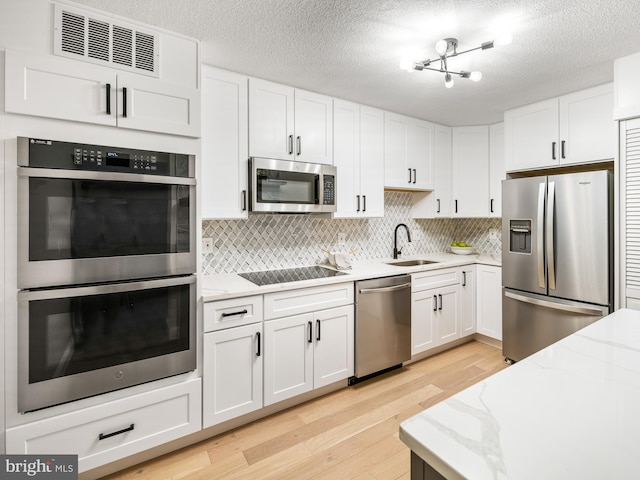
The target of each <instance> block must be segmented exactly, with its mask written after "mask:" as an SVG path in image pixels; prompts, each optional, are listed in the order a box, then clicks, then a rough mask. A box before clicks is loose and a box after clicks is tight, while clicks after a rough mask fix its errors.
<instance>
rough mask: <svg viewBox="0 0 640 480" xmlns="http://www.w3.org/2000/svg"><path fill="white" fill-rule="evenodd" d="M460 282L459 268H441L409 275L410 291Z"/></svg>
mask: <svg viewBox="0 0 640 480" xmlns="http://www.w3.org/2000/svg"><path fill="white" fill-rule="evenodd" d="M456 283H460V269H459V268H443V269H442V270H429V271H428V272H420V273H414V274H412V275H411V291H412V292H420V291H422V290H427V289H430V288H439V287H444V286H447V285H454V284H456Z"/></svg>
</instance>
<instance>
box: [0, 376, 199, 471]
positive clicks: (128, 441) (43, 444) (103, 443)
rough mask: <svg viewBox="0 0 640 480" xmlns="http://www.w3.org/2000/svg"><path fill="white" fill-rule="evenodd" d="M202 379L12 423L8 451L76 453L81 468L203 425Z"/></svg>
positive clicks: (192, 431)
mask: <svg viewBox="0 0 640 480" xmlns="http://www.w3.org/2000/svg"><path fill="white" fill-rule="evenodd" d="M200 428H201V399H200V379H195V380H191V381H188V382H185V383H182V384H179V385H172V386H169V387H165V388H161V389H158V390H155V391H153V392H147V393H143V394H140V395H135V396H133V397H130V398H126V399H122V400H117V401H114V402H110V403H107V404H103V405H98V406H96V407H91V408H86V409H83V410H79V411H76V412H73V413H69V414H66V415H60V416H57V417H53V418H50V419H47V420H43V421H38V422H33V423H30V424H26V425H21V426H19V427H15V428H9V429H7V431H6V446H7V453H8V454H50V453H52V452H54V453H57V454H75V455H78V466H79V470H80V471H85V470H90V469H92V468H96V467H98V466H100V465H104V464H106V463H109V462H113V461H116V460H119V459H121V458H124V457H127V456H129V455H132V454H134V453H138V452H141V451H143V450H146V449H148V448H152V447H155V446H157V445H160V444H162V443H166V442H169V441H171V440H175V439H177V438H179V437H182V436H185V435H188V434H190V433H194V432H197V431H199V430H200Z"/></svg>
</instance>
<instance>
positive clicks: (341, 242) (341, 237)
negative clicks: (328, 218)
mask: <svg viewBox="0 0 640 480" xmlns="http://www.w3.org/2000/svg"><path fill="white" fill-rule="evenodd" d="M346 244H347V234H346V233H339V234H338V246H339V247H344V246H345V245H346Z"/></svg>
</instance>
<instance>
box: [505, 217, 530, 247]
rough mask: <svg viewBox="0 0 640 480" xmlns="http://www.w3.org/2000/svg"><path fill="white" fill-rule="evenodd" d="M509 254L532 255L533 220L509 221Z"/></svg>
mask: <svg viewBox="0 0 640 480" xmlns="http://www.w3.org/2000/svg"><path fill="white" fill-rule="evenodd" d="M509 252H511V253H526V254H531V220H509Z"/></svg>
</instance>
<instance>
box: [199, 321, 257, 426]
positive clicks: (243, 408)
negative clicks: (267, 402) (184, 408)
mask: <svg viewBox="0 0 640 480" xmlns="http://www.w3.org/2000/svg"><path fill="white" fill-rule="evenodd" d="M261 336H262V322H260V323H254V324H252V325H245V326H241V327H235V328H229V329H226V330H220V331H217V332H211V333H205V335H204V342H203V349H204V362H203V380H204V381H203V384H202V395H203V412H202V425H203V427H204V428H207V427H210V426H212V425H216V424H218V423H221V422H224V421H226V420H230V419H232V418H235V417H238V416H240V415H244V414H246V413H249V412H253V411H254V410H258V409H260V408H262V364H263V356H262V338H261Z"/></svg>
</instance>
